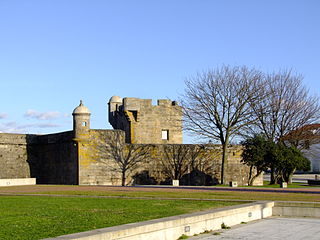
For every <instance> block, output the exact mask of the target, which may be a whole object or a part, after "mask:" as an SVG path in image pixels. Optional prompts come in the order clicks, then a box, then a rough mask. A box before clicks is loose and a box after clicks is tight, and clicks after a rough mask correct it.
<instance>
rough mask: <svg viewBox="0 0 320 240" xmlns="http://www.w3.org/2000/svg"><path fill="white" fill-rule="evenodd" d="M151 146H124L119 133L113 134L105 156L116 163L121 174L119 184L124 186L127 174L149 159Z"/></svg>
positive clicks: (122, 138)
mask: <svg viewBox="0 0 320 240" xmlns="http://www.w3.org/2000/svg"><path fill="white" fill-rule="evenodd" d="M152 148H153V146H152V145H147V144H126V143H125V142H124V137H123V135H122V134H120V133H117V132H116V133H115V134H114V135H113V136H112V137H111V138H110V139H109V140H108V145H107V154H108V157H110V158H111V159H112V160H114V162H115V163H116V166H117V168H116V169H115V170H119V171H120V172H121V184H122V186H125V185H126V179H127V174H128V172H132V171H134V170H135V169H137V168H138V167H139V164H140V163H141V162H143V161H145V160H146V159H148V158H150V157H151V151H152Z"/></svg>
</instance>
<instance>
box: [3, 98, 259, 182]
mask: <svg viewBox="0 0 320 240" xmlns="http://www.w3.org/2000/svg"><path fill="white" fill-rule="evenodd" d="M181 114H182V113H181V107H180V106H178V104H177V103H176V102H174V101H171V100H158V104H157V105H156V106H154V105H152V102H151V100H150V99H138V98H123V99H122V98H120V97H112V98H111V99H110V101H109V121H110V123H111V125H112V126H113V127H114V128H115V130H95V129H90V115H91V113H90V111H89V109H88V108H87V107H85V106H84V105H83V103H82V102H81V103H80V105H79V106H78V107H77V108H75V110H74V111H73V120H74V122H73V130H72V131H67V132H61V133H54V134H47V135H32V134H9V133H0V165H1V168H0V179H6V178H29V177H32V178H36V179H37V183H41V184H80V185H120V184H121V171H120V169H119V164H118V163H117V162H116V161H115V159H114V158H113V157H112V156H111V154H110V153H111V149H112V146H115V145H114V143H113V144H112V141H114V140H115V139H116V141H117V142H116V143H117V144H116V145H117V146H121V149H119V151H122V150H124V151H127V149H129V148H130V146H131V147H132V146H148V147H149V149H150V155H149V156H148V157H147V158H145V159H144V160H143V161H141V162H140V163H139V164H138V167H137V168H132V169H129V170H128V171H127V181H126V182H127V184H148V183H152V184H160V183H169V181H171V179H172V177H171V179H170V176H169V175H168V169H166V168H167V166H166V164H167V163H166V162H168V161H170V159H171V160H172V157H171V156H170V154H173V153H172V152H171V153H170V151H177V149H178V151H181V152H184V153H187V154H189V155H188V156H192V154H193V151H195V150H199V149H201V154H200V155H198V156H197V158H196V159H193V160H192V161H191V162H192V164H191V163H190V164H189V165H188V166H183V167H184V170H183V171H182V173H183V174H182V175H181V176H180V177H179V178H180V181H181V183H182V184H184V185H205V184H207V185H211V184H215V183H218V182H219V181H220V172H221V152H222V150H221V146H220V145H213V144H205V145H201V144H198V145H197V144H182V124H181V119H182V115H181ZM228 152H229V155H228V161H227V169H226V179H225V180H226V182H228V181H237V182H238V184H239V185H245V184H246V183H247V181H248V173H249V168H248V167H247V166H245V165H243V164H242V163H241V162H240V161H241V152H242V149H241V146H237V145H234V146H230V147H229V148H228ZM187 154H186V155H185V156H187ZM189 160H190V159H189ZM189 160H186V161H187V162H188V161H189ZM182 164H184V163H182ZM256 184H262V177H261V178H258V179H257V181H256Z"/></svg>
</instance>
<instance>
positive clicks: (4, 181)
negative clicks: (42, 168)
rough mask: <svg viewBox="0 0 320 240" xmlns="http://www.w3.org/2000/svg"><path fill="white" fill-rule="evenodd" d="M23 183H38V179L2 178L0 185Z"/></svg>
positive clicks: (18, 184) (20, 184) (19, 184)
mask: <svg viewBox="0 0 320 240" xmlns="http://www.w3.org/2000/svg"><path fill="white" fill-rule="evenodd" d="M22 185H36V179H35V178H11V179H0V187H3V186H22Z"/></svg>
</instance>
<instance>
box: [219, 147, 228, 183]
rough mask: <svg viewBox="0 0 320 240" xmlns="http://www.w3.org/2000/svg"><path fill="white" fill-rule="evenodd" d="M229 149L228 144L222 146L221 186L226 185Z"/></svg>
mask: <svg viewBox="0 0 320 240" xmlns="http://www.w3.org/2000/svg"><path fill="white" fill-rule="evenodd" d="M227 148H228V143H227V142H226V143H225V144H222V163H221V180H220V182H221V184H225V183H226V179H225V177H226V169H227V158H228V155H227Z"/></svg>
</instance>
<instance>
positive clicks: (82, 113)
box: [72, 100, 91, 140]
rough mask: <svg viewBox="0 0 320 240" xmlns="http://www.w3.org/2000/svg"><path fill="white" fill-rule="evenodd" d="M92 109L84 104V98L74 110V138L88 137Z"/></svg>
mask: <svg viewBox="0 0 320 240" xmlns="http://www.w3.org/2000/svg"><path fill="white" fill-rule="evenodd" d="M90 115H91V112H90V110H89V109H88V108H87V107H86V106H84V105H83V103H82V100H80V104H79V106H78V107H76V108H75V109H74V110H73V113H72V116H73V132H74V138H75V139H77V140H81V139H86V138H87V136H88V134H89V130H90Z"/></svg>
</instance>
